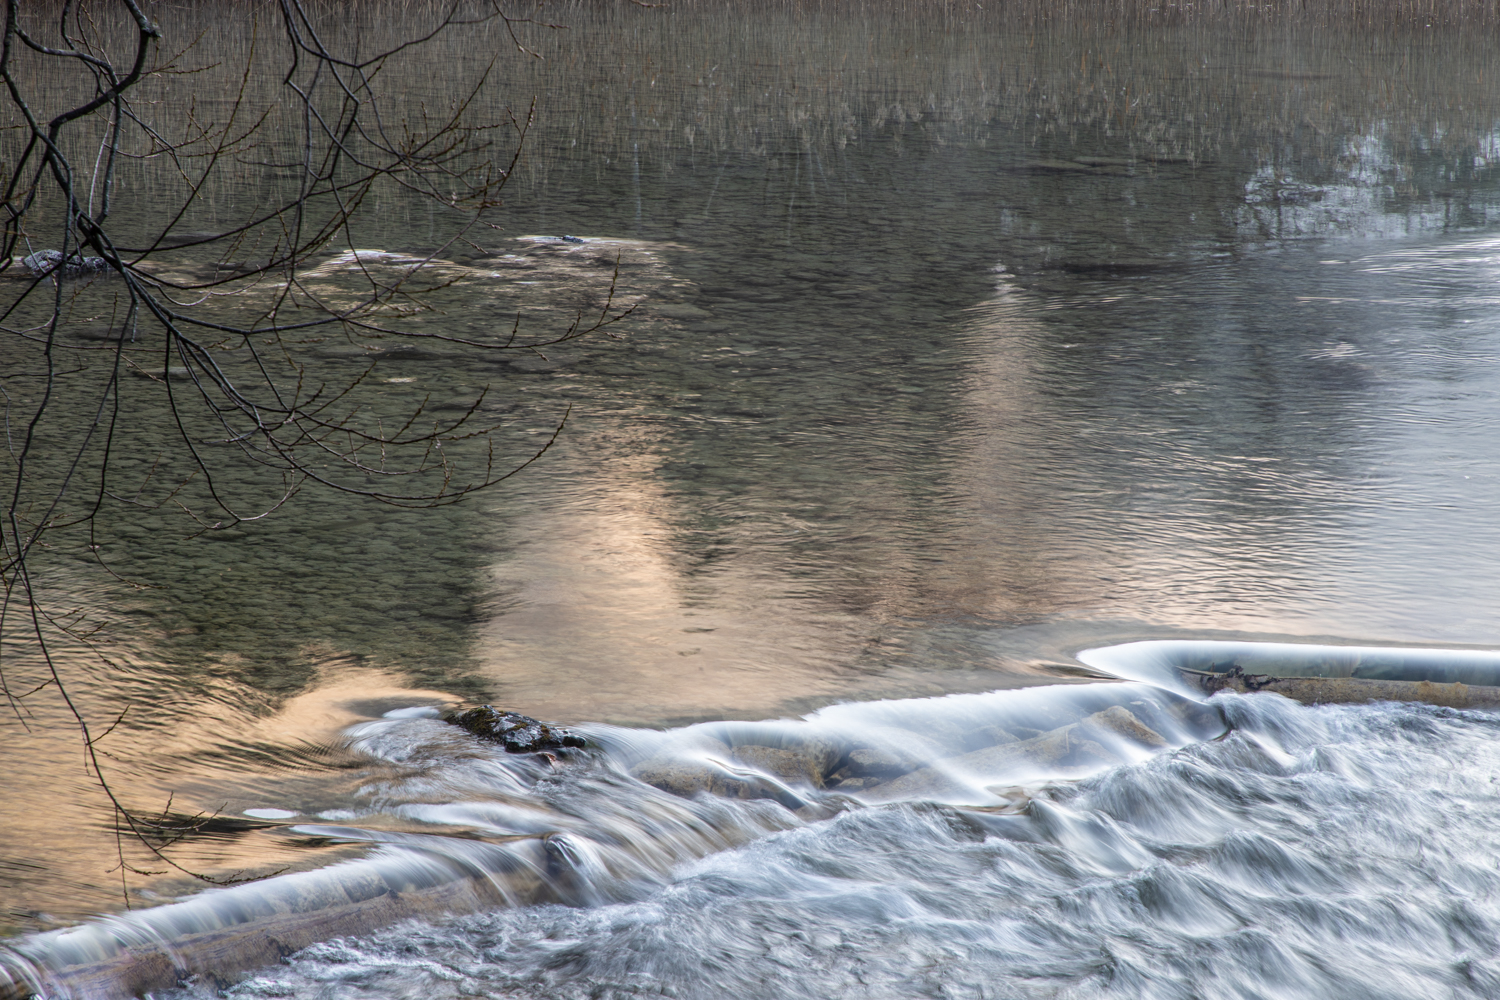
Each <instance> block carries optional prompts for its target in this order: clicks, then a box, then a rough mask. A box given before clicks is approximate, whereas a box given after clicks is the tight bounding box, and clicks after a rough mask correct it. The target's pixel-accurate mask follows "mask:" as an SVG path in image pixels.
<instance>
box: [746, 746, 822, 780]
mask: <svg viewBox="0 0 1500 1000" xmlns="http://www.w3.org/2000/svg"><path fill="white" fill-rule="evenodd" d="M730 753H731V754H732V755H733V757H734V759H735V760H736V761H738V762H739V763H741V764H744V765H745V766H746V767H753V768H755V769H756V770H758V771H763V772H765V773H766V774H769V775H770V776H772V777H773V778H780V779H781V780H782V781H785V782H789V783H791V784H794V785H811V786H812V787H814V788H822V787H823V770H824V768H825V767H826V760H825V758H826V756H827V755H826V754H818V753H809V752H807V751H805V750H800V749H788V748H785V747H766V746H757V745H755V744H753V743H747V744H743V745H741V746H737V747H735V748H734V749H733V750H732V751H730Z"/></svg>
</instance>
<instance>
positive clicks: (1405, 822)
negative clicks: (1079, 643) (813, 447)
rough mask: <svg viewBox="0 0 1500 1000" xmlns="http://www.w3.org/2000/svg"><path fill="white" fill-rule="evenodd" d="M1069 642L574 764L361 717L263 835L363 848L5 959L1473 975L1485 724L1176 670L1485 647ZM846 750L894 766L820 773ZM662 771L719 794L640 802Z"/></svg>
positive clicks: (476, 973) (1499, 851)
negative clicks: (974, 684)
mask: <svg viewBox="0 0 1500 1000" xmlns="http://www.w3.org/2000/svg"><path fill="white" fill-rule="evenodd" d="M1080 659H1081V660H1083V661H1084V662H1086V663H1089V664H1090V665H1092V666H1094V667H1095V668H1096V669H1104V670H1108V671H1109V672H1112V673H1115V674H1117V675H1120V676H1122V677H1128V678H1131V679H1130V680H1126V681H1121V682H1106V683H1094V684H1075V685H1059V686H1050V687H1040V688H1032V689H1027V690H1012V691H996V692H991V693H989V694H982V695H954V696H949V697H944V698H931V699H913V700H902V701H885V702H864V703H851V704H843V705H835V706H831V707H828V708H825V709H822V710H820V711H818V712H814V713H812V714H810V715H808V716H806V717H804V718H802V719H795V720H777V721H764V722H754V723H751V722H717V723H706V724H701V725H695V726H688V727H684V728H680V729H674V730H667V731H653V730H642V729H629V728H623V727H615V726H604V725H593V726H580V727H577V730H578V731H580V732H582V733H584V734H586V735H587V737H588V739H589V742H590V744H591V749H589V750H586V751H576V752H574V751H560V752H559V755H558V756H553V755H550V754H510V753H506V752H505V751H504V750H503V749H501V748H500V747H499V746H497V745H494V744H491V743H486V742H483V741H478V740H475V739H474V738H472V737H471V736H469V734H467V733H466V732H464V731H462V730H460V729H458V728H456V727H454V726H450V725H447V724H445V723H444V722H442V721H440V720H438V719H434V718H431V717H430V716H431V713H430V712H428V711H412V712H407V711H400V710H393V711H388V712H386V713H385V717H383V718H380V719H376V720H373V721H369V722H366V723H362V724H360V725H357V726H354V727H352V728H351V729H350V730H349V731H348V741H349V746H350V748H351V749H353V750H355V751H357V752H359V753H362V754H363V755H365V756H366V757H367V758H368V759H370V760H371V761H372V762H374V763H375V764H377V765H378V766H377V767H375V768H373V769H372V771H371V777H370V778H369V780H368V781H367V783H366V784H365V786H364V789H363V793H362V795H361V799H362V801H363V802H364V803H365V808H363V809H362V810H357V811H356V810H333V811H325V814H324V815H320V817H319V818H320V819H322V820H323V822H321V823H301V824H293V825H288V826H286V827H285V832H286V835H287V836H290V837H295V838H304V839H307V838H310V839H314V840H321V841H339V842H345V843H354V844H368V845H370V852H371V853H370V854H369V856H368V857H366V858H364V859H362V860H356V861H351V862H345V863H343V864H341V865H335V866H332V867H330V868H326V869H322V870H320V871H316V872H306V873H301V874H296V875H288V876H283V877H280V878H275V879H270V880H267V881H265V882H261V883H252V884H249V885H243V886H237V887H234V888H230V889H224V890H215V891H210V892H206V893H201V894H199V895H198V896H195V897H192V898H190V899H188V900H186V901H184V902H180V903H177V904H174V905H170V906H163V907H159V908H157V909H153V910H145V911H139V912H137V913H134V914H129V915H120V916H116V917H111V918H107V919H104V920H101V921H98V922H95V923H91V924H86V925H83V926H81V927H78V928H70V929H67V930H64V931H58V932H51V933H49V934H43V935H38V936H36V937H33V938H31V939H26V940H23V941H19V942H15V943H14V944H13V946H12V948H11V949H9V950H8V951H7V952H6V953H3V954H0V966H3V967H6V968H8V969H9V972H10V975H11V976H12V978H13V979H14V980H16V981H21V980H25V981H27V982H29V983H31V984H32V985H33V986H40V987H41V988H42V990H43V991H44V992H46V993H47V994H49V995H54V996H72V997H78V998H82V997H99V998H103V997H113V996H118V995H126V994H128V993H129V992H132V991H135V990H159V989H160V988H161V987H162V986H164V985H168V984H170V983H171V982H173V981H175V980H176V979H177V978H180V977H182V976H184V975H189V974H195V973H196V974H198V976H199V978H198V979H197V980H196V981H194V980H191V979H190V980H189V983H188V985H187V986H185V987H182V989H184V990H186V993H185V994H184V995H185V996H186V995H207V994H210V993H213V992H215V991H217V990H220V989H223V988H226V987H227V989H228V993H229V994H230V995H232V996H246V997H250V996H295V997H319V998H325V997H326V998H342V997H351V998H352V997H356V996H358V997H366V996H378V997H392V998H395V997H403V998H404V997H417V996H421V997H430V996H471V995H489V996H507V997H512V996H514V997H558V998H572V997H590V998H593V997H615V996H630V995H637V994H641V993H646V994H661V995H667V996H678V997H699V996H702V997H719V996H726V995H727V996H735V997H778V998H779V997H802V996H806V997H829V996H840V997H910V996H944V997H950V996H959V997H986V996H1023V997H1030V996H1038V997H1043V996H1045V997H1054V996H1067V997H1088V996H1094V995H1106V994H1107V995H1110V996H1132V997H1134V996H1139V997H1153V998H1154V997H1164V998H1165V997H1179V996H1181V997H1188V996H1192V997H1303V996H1306V997H1312V996H1316V997H1320V998H1322V997H1344V996H1348V997H1366V996H1383V997H1431V996H1434V995H1444V996H1449V995H1451V996H1493V995H1496V991H1497V990H1500V902H1497V900H1500V795H1497V790H1496V779H1497V775H1500V744H1497V743H1496V736H1497V732H1496V730H1497V727H1500V715H1496V714H1494V713H1490V712H1480V711H1461V710H1456V709H1451V708H1440V707H1434V706H1431V705H1413V704H1396V703H1377V704H1374V705H1364V706H1320V707H1305V706H1303V705H1299V704H1297V703H1295V702H1292V701H1289V700H1288V699H1286V698H1283V697H1281V696H1279V695H1275V694H1265V693H1262V694H1255V695H1248V696H1247V695H1239V694H1233V693H1229V692H1224V693H1220V694H1218V695H1216V696H1215V697H1213V698H1211V699H1205V698H1204V697H1203V694H1202V692H1195V691H1194V690H1193V689H1192V688H1191V687H1190V686H1188V685H1185V684H1183V682H1182V679H1181V675H1179V673H1178V671H1179V670H1181V669H1189V670H1192V669H1203V668H1207V667H1216V668H1223V667H1224V666H1226V665H1227V664H1230V663H1232V664H1234V665H1237V666H1239V667H1241V668H1245V669H1249V670H1251V671H1254V670H1257V669H1261V668H1274V669H1275V670H1276V671H1277V672H1280V673H1284V674H1289V675H1296V674H1300V675H1303V676H1327V677H1350V676H1356V677H1358V676H1370V677H1376V678H1380V679H1383V680H1390V679H1396V680H1438V681H1442V682H1445V683H1451V682H1453V681H1460V682H1462V683H1467V684H1476V683H1484V682H1486V681H1491V680H1493V679H1494V678H1495V677H1496V676H1497V673H1500V671H1497V664H1500V657H1497V656H1496V654H1494V653H1485V652H1469V651H1443V650H1412V649H1390V648H1384V649H1381V648H1363V647H1317V646H1292V645H1272V644H1254V643H1215V642H1145V643H1131V644H1126V645H1123V646H1116V647H1108V648H1103V649H1098V650H1089V651H1085V652H1084V653H1083V654H1081V656H1080ZM856 749H859V750H862V751H863V752H865V753H866V754H871V755H874V756H875V757H879V756H880V755H882V754H883V755H885V758H884V759H886V760H888V761H889V760H898V762H899V767H895V768H894V770H893V771H892V773H891V774H888V775H887V776H886V777H884V778H881V779H876V782H875V784H873V785H872V786H864V785H862V784H861V783H860V782H859V781H856V782H854V783H852V784H849V785H847V786H846V785H845V784H844V782H845V781H846V780H847V779H839V780H838V781H837V783H836V784H835V783H834V777H832V776H836V775H838V774H843V773H845V772H846V771H847V769H848V767H849V766H850V765H849V764H847V763H845V764H843V766H842V767H840V766H839V764H838V762H847V761H853V760H854V759H855V751H856ZM778 754H780V755H781V756H778ZM799 755H800V756H799ZM788 759H800V760H808V759H820V760H823V761H824V762H825V763H824V765H823V770H822V771H821V772H819V773H822V774H826V775H828V776H830V777H829V780H828V783H827V787H819V786H822V785H824V783H825V782H824V780H823V778H820V777H814V778H812V779H803V780H799V779H798V778H797V776H796V774H795V773H793V772H789V771H786V770H785V769H783V770H780V771H778V770H777V769H776V767H774V766H771V764H769V763H767V762H773V763H774V762H775V761H778V760H779V761H785V760H788ZM862 759H864V760H868V759H873V758H862ZM757 761H759V762H761V763H760V764H757V763H756V762H757ZM662 762H666V764H665V765H664V764H663V763H662ZM663 767H666V768H667V769H668V771H670V768H671V767H677V768H679V769H680V770H679V771H677V772H671V773H673V774H675V775H676V776H677V777H675V778H673V780H678V779H680V778H681V776H682V775H683V774H687V775H690V776H693V775H696V776H698V778H700V779H701V780H703V781H704V782H706V784H703V785H701V786H700V787H701V788H704V789H716V790H718V791H719V792H720V794H718V795H714V794H708V792H707V791H701V790H700V791H699V792H698V794H696V795H674V794H669V793H668V792H667V791H665V790H663V788H659V787H653V786H652V783H651V781H652V780H653V779H651V778H650V777H649V775H650V774H660V773H664V772H663V770H662V769H663ZM653 768H655V770H654V771H653V770H652V769H653ZM895 771H899V772H901V773H899V774H896V773H895ZM638 779H642V780H638ZM656 783H657V784H662V785H663V787H670V786H671V782H670V781H668V782H665V783H663V782H661V781H657V782H656ZM676 790H677V791H679V792H682V791H684V789H683V788H680V787H678V788H677V789H676ZM726 790H727V791H726ZM688 791H691V789H688ZM736 796H740V797H736ZM745 796H748V797H745ZM271 811H274V810H270V809H261V810H256V812H258V813H267V812H271ZM402 918H407V919H406V920H405V922H403V923H399V924H396V925H395V926H387V925H390V924H391V923H392V922H393V921H397V920H401V919H402ZM410 918H420V919H410ZM423 921H425V922H423ZM329 939H332V940H329ZM314 942H316V943H314ZM308 944H311V947H305V948H304V946H305V945H308ZM299 948H303V950H301V951H300V952H298V953H296V954H294V955H292V957H290V958H289V959H287V960H286V962H285V963H284V964H283V965H281V966H280V967H276V968H273V969H270V970H269V971H267V970H264V969H263V971H262V972H261V973H260V974H259V975H255V976H253V977H252V978H250V979H248V980H246V981H244V982H241V983H239V984H238V985H230V984H231V983H232V982H233V981H234V980H235V979H237V978H239V977H240V976H242V975H243V970H245V969H246V968H253V967H256V966H265V965H266V964H267V963H268V962H271V961H274V960H275V959H276V958H277V957H279V956H281V955H285V954H288V953H291V952H294V951H296V950H297V949H299ZM143 955H151V956H156V957H154V958H151V959H149V960H148V961H144V962H143V960H142V958H141V956H143ZM152 962H154V963H155V965H152V964H151V963H152ZM153 977H154V978H153Z"/></svg>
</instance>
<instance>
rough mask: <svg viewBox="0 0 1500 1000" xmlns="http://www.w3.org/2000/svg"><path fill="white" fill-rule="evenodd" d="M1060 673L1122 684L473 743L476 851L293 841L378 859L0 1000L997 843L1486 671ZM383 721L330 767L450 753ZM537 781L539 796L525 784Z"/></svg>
mask: <svg viewBox="0 0 1500 1000" xmlns="http://www.w3.org/2000/svg"><path fill="white" fill-rule="evenodd" d="M1078 659H1079V660H1080V661H1081V662H1083V663H1085V664H1087V665H1088V666H1090V667H1093V668H1094V669H1096V670H1099V671H1102V672H1106V673H1110V674H1113V675H1115V676H1117V677H1119V678H1120V681H1117V682H1104V683H1095V684H1081V685H1055V686H1046V687H1038V688H1029V689H1020V690H1009V691H996V692H991V693H988V694H982V695H952V696H948V697H943V698H929V699H913V700H904V701H885V702H865V703H851V704H842V705H834V706H830V707H828V708H825V709H822V710H820V711H817V712H814V713H812V714H810V715H808V716H806V717H804V718H802V719H800V720H781V721H768V722H761V723H741V722H721V723H705V724H699V725H695V726H688V727H685V728H682V729H677V730H670V731H667V732H655V731H648V730H632V729H626V728H621V727H609V726H585V727H579V730H580V731H581V732H584V733H586V734H587V736H588V739H589V742H590V746H591V749H589V750H587V751H580V752H577V753H576V754H574V755H573V757H572V758H571V759H570V758H567V757H566V756H565V757H564V759H563V760H561V761H560V762H558V763H557V765H556V772H555V773H554V772H553V771H552V770H551V767H552V765H551V763H544V764H542V765H537V764H535V763H534V762H533V761H532V760H531V758H530V757H529V756H513V755H507V754H505V753H503V752H502V751H500V750H499V749H495V748H491V747H486V746H481V747H480V748H479V752H480V754H481V756H480V758H479V760H478V761H477V764H478V769H477V772H476V767H475V765H476V761H474V760H470V761H467V762H465V761H463V760H459V759H454V760H451V761H449V762H448V763H447V764H446V765H445V766H446V767H447V768H448V769H449V772H450V773H449V774H448V776H447V777H446V778H445V780H448V781H449V782H450V784H451V785H452V787H453V789H454V796H455V798H458V799H468V800H470V801H466V802H465V801H459V802H455V803H454V804H453V808H454V809H455V810H456V813H457V815H459V816H461V817H462V819H463V820H464V821H465V822H467V823H468V824H469V825H470V826H472V825H473V824H474V818H475V816H476V815H482V816H487V817H489V820H488V822H490V823H491V824H492V826H491V828H490V829H489V830H488V831H483V832H485V833H487V834H488V837H487V838H484V839H470V838H466V837H461V836H438V835H419V834H399V833H391V832H382V831H378V830H363V829H359V828H356V827H335V826H326V825H325V826H312V825H305V824H299V825H295V826H291V827H289V828H288V832H290V833H292V834H295V835H300V836H314V837H323V838H329V839H338V840H344V841H349V842H358V841H370V842H374V843H375V844H376V846H375V847H374V848H373V853H372V854H371V856H369V857H366V858H364V859H360V860H355V861H348V862H343V863H340V864H336V865H333V866H330V867H327V868H323V869H319V870H315V871H309V872H300V873H296V874H287V875H281V876H276V877H273V878H269V879H265V880H263V881H259V882H254V883H248V884H244V885H238V886H233V887H229V888H222V889H212V890H208V891H205V892H203V893H200V894H198V895H196V896H193V897H190V898H188V899H186V900H183V901H181V902H176V903H171V904H167V905H163V906H158V907H155V908H152V909H146V910H138V911H134V912H129V913H124V914H116V915H112V916H105V917H100V918H98V919H96V920H93V921H89V922H86V923H84V924H81V925H79V926H75V927H69V928H65V929H62V930H56V931H50V932H47V933H42V934H36V935H32V936H30V937H26V938H23V939H20V940H17V941H14V942H11V943H10V944H8V945H7V946H5V947H4V948H3V949H0V970H3V975H4V977H5V980H4V982H3V984H0V997H3V998H5V1000H13V998H15V1000H19V998H23V997H26V996H28V995H31V994H37V995H41V996H46V997H68V998H73V1000H113V998H123V997H129V996H134V995H141V994H144V993H149V992H152V991H159V990H162V989H167V988H171V987H173V986H176V985H177V984H178V983H180V982H182V981H184V980H189V979H195V978H196V979H197V980H198V981H207V982H211V983H215V984H219V985H227V984H229V983H232V982H234V981H235V980H237V979H238V978H241V977H242V976H243V975H244V974H245V973H246V972H247V971H249V970H253V969H255V968H258V967H264V966H267V965H269V964H272V963H274V962H276V961H277V960H279V959H281V958H284V957H286V956H288V955H291V954H293V953H295V952H297V951H299V950H300V949H302V948H305V947H307V946H309V945H311V944H314V943H316V942H319V941H324V940H328V939H330V938H334V937H340V936H345V935H360V934H367V933H370V932H372V931H375V930H378V929H379V928H382V927H385V926H388V925H391V924H394V923H397V922H400V921H402V920H407V919H423V918H425V919H437V918H440V917H443V916H446V915H453V914H463V913H473V912H477V911H483V910H491V909H495V908H503V907H516V906H527V905H534V904H537V903H544V902H553V903H563V904H569V905H589V904H591V903H596V902H602V901H607V900H609V899H619V898H627V897H629V896H632V895H635V894H638V893H639V892H640V891H641V890H642V889H644V888H645V887H648V886H649V885H652V884H657V883H659V882H660V881H661V880H662V879H665V878H667V877H668V876H669V874H670V871H671V869H672V868H673V867H674V866H675V865H677V864H680V863H682V862H683V861H686V860H690V859H691V858H694V857H701V856H703V855H706V854H709V853H713V852H715V851H718V850H722V849H725V848H729V847H734V846H736V845H738V844H742V843H744V842H746V841H748V840H751V839H755V838H757V837H761V836H765V835H767V834H771V833H775V832H777V831H778V830H786V829H791V828H794V827H796V826H799V825H805V824H812V823H818V822H820V821H822V820H825V819H827V818H829V817H831V816H834V815H837V814H838V813H840V812H845V811H849V810H857V809H862V808H878V807H881V806H890V805H899V804H901V803H916V802H938V803H949V804H951V805H953V806H957V807H961V808H977V809H979V810H981V812H980V813H976V814H975V815H980V816H987V817H990V818H988V819H985V820H984V822H985V823H986V824H989V825H990V826H995V829H999V827H998V826H996V824H999V823H1001V822H1002V821H1001V820H1000V818H999V817H1001V816H1004V815H1011V816H1015V817H1030V818H1031V819H1033V820H1035V821H1036V822H1037V823H1038V825H1039V828H1043V829H1045V828H1046V826H1047V823H1048V822H1049V821H1048V816H1049V815H1050V810H1051V809H1052V807H1051V806H1048V805H1047V804H1046V803H1044V802H1033V801H1032V793H1033V791H1034V790H1036V789H1037V788H1040V787H1042V786H1044V785H1047V784H1048V783H1055V782H1059V781H1062V782H1069V781H1075V780H1077V779H1080V778H1083V777H1087V776H1089V775H1092V774H1097V773H1099V772H1101V771H1103V770H1107V769H1108V768H1110V767H1113V766H1118V765H1120V764H1125V763H1129V762H1132V761H1138V760H1143V759H1145V758H1147V757H1150V756H1152V755H1154V754H1156V753H1159V752H1162V751H1165V750H1169V749H1173V748H1178V747H1183V746H1187V745H1190V744H1193V743H1196V742H1199V741H1202V740H1205V739H1211V738H1213V737H1216V736H1219V735H1221V734H1222V733H1223V732H1224V731H1225V727H1226V723H1225V721H1224V717H1223V716H1222V713H1220V712H1219V711H1217V710H1216V707H1215V703H1214V701H1213V697H1212V696H1213V695H1214V694H1216V693H1217V692H1219V691H1224V690H1231V691H1237V692H1273V693H1276V694H1281V695H1285V696H1286V697H1289V698H1292V699H1293V700H1296V701H1301V702H1303V703H1306V704H1319V703H1351V702H1353V703H1364V702H1371V701H1380V700H1404V701H1418V702H1426V703H1429V704H1435V705H1444V706H1449V707H1454V708H1488V707H1494V706H1496V705H1500V685H1497V684H1496V683H1495V681H1496V680H1497V679H1500V654H1497V653H1494V652H1488V651H1467V650H1438V649H1402V648H1389V647H1352V646H1351V647H1341V646H1313V645H1299V644H1277V643H1248V642H1207V641H1204V642H1199V641H1176V640H1173V641H1149V642H1135V643H1126V644H1122V645H1116V646H1109V647H1102V648H1097V649H1090V650H1085V651H1083V652H1081V653H1080V654H1079V655H1078ZM392 714H393V715H394V716H395V717H394V718H389V719H386V720H381V721H379V722H376V723H368V724H364V725H362V726H357V727H354V728H353V729H351V730H350V734H349V735H350V744H351V746H352V747H354V748H356V749H359V750H362V751H364V752H365V753H368V754H370V755H371V756H372V757H376V758H385V759H391V758H393V757H396V756H401V755H402V754H404V753H406V752H408V751H410V750H411V749H412V748H417V747H423V746H427V747H431V746H434V745H443V741H447V740H451V738H452V730H451V727H448V726H445V725H444V724H442V723H440V722H438V721H437V720H435V719H432V718H422V717H411V714H412V713H402V712H395V713H392ZM435 741H436V742H435ZM476 742H477V741H476ZM447 745H448V746H450V748H451V743H449V744H447ZM486 755H487V756H486ZM452 756H454V757H455V758H457V757H459V756H461V755H452ZM476 773H480V774H488V775H489V777H488V778H487V779H485V780H488V781H490V782H491V786H492V793H493V794H492V795H491V796H489V797H488V798H486V797H485V796H479V795H475V793H474V785H475V777H476ZM456 776H462V780H459V778H458V777H456ZM543 776H547V777H549V778H550V782H548V783H544V782H541V781H540V778H541V777H543ZM497 779H498V780H497ZM558 782H560V783H562V785H563V786H564V787H566V789H567V791H566V793H565V794H564V795H562V796H561V797H559V794H558V793H557V792H556V791H555V790H552V791H548V790H547V788H546V787H544V786H547V785H550V784H552V783H558ZM465 786H467V787H466V788H465ZM611 810H614V811H613V812H611ZM507 824H508V825H507ZM526 826H529V830H527V831H522V829H521V828H522V827H526ZM471 837H472V835H471Z"/></svg>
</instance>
